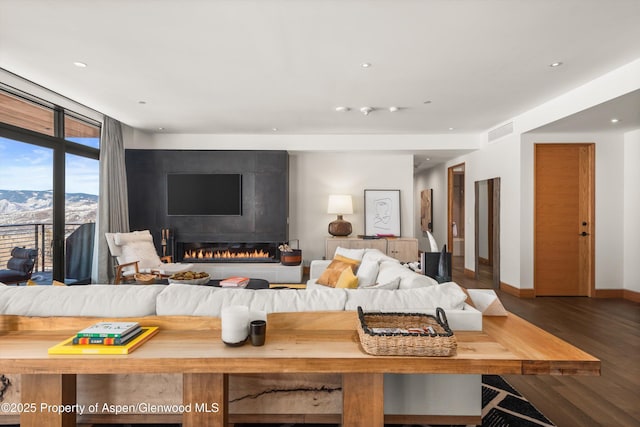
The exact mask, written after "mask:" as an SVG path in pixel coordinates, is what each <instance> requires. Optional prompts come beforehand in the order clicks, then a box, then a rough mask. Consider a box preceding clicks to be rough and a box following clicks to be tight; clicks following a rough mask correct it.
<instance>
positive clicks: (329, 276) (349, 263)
mask: <svg viewBox="0 0 640 427" xmlns="http://www.w3.org/2000/svg"><path fill="white" fill-rule="evenodd" d="M359 264H360V262H359V261H358V260H355V259H351V258H346V257H343V256H341V255H336V256H335V257H334V258H333V261H331V264H329V266H328V267H327V269H326V270H325V271H323V272H322V274H321V275H320V277H318V280H317V281H316V282H317V283H319V284H321V285H326V286H331V287H332V288H335V286H336V283H338V279H339V278H340V275H341V274H342V271H343V270H344V269H345V268H349V269H351V272H352V273H353V272H354V271H355V270H356V269H357V268H358V265H359Z"/></svg>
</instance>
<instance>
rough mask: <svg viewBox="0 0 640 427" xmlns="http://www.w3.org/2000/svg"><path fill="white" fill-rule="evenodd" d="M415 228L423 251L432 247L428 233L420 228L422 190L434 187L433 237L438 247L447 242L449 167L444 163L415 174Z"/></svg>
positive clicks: (432, 201) (419, 246)
mask: <svg viewBox="0 0 640 427" xmlns="http://www.w3.org/2000/svg"><path fill="white" fill-rule="evenodd" d="M414 187H415V190H414V191H415V193H414V206H415V208H414V212H415V213H414V229H415V237H416V238H417V239H418V248H419V249H420V250H421V251H428V250H429V249H430V245H429V241H428V238H427V235H426V233H423V231H422V229H421V228H420V192H421V191H422V190H426V189H429V188H431V189H433V197H432V199H431V205H432V206H433V233H432V234H433V237H434V238H435V240H436V243H437V245H438V248H442V245H444V244H445V243H447V168H446V167H445V165H444V163H443V164H440V165H437V166H434V167H432V168H430V169H426V170H422V171H419V172H417V173H416V174H415V176H414Z"/></svg>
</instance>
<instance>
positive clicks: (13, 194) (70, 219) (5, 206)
mask: <svg viewBox="0 0 640 427" xmlns="http://www.w3.org/2000/svg"><path fill="white" fill-rule="evenodd" d="M52 208H53V191H51V190H49V191H31V190H21V191H13V190H0V224H33V223H51V218H52V215H53V210H52ZM97 211H98V196H96V195H93V194H84V193H67V194H65V217H66V222H67V223H85V222H95V220H96V212H97Z"/></svg>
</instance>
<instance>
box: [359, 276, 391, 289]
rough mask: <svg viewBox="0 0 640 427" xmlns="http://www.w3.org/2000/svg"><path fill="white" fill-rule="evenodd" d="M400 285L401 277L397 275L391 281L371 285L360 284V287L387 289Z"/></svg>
mask: <svg viewBox="0 0 640 427" xmlns="http://www.w3.org/2000/svg"><path fill="white" fill-rule="evenodd" d="M398 286H400V278H399V277H396V278H395V279H393V280H392V281H390V282H389V283H374V284H373V285H369V286H360V289H387V290H395V289H398Z"/></svg>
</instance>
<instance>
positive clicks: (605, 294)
mask: <svg viewBox="0 0 640 427" xmlns="http://www.w3.org/2000/svg"><path fill="white" fill-rule="evenodd" d="M593 297H594V298H623V297H624V292H623V290H622V289H595V290H594V292H593Z"/></svg>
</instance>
